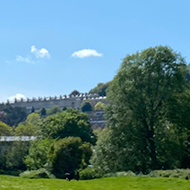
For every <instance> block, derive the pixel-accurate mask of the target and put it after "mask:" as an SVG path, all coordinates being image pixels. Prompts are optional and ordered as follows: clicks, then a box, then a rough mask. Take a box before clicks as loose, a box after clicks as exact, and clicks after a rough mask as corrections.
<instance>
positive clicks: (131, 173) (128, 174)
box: [104, 171, 136, 177]
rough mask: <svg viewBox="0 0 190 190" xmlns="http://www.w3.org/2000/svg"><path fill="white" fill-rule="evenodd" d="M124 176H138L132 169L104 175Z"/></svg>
mask: <svg viewBox="0 0 190 190" xmlns="http://www.w3.org/2000/svg"><path fill="white" fill-rule="evenodd" d="M122 176H136V175H135V173H133V172H132V171H127V172H125V171H123V172H115V173H107V174H105V175H104V177H122Z"/></svg>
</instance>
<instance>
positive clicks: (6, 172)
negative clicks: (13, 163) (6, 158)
mask: <svg viewBox="0 0 190 190" xmlns="http://www.w3.org/2000/svg"><path fill="white" fill-rule="evenodd" d="M20 172H21V170H2V169H1V170H0V175H12V176H19V174H20Z"/></svg>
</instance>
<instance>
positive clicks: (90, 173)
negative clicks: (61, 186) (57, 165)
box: [79, 167, 98, 180]
mask: <svg viewBox="0 0 190 190" xmlns="http://www.w3.org/2000/svg"><path fill="white" fill-rule="evenodd" d="M79 175H80V179H81V180H87V179H95V178H97V177H98V176H96V172H95V170H94V168H91V167H88V168H85V169H84V170H81V171H80V172H79Z"/></svg>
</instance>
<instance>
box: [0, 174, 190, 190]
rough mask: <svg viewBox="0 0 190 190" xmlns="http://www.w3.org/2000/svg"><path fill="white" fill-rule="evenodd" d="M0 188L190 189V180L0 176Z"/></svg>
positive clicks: (51, 189) (46, 189)
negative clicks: (68, 178) (68, 179)
mask: <svg viewBox="0 0 190 190" xmlns="http://www.w3.org/2000/svg"><path fill="white" fill-rule="evenodd" d="M0 189H4V190H5V189H6V190H8V189H23V190H38V189H39V190H61V189H64V190H87V189H88V190H108V189H109V190H134V189H135V190H161V189H162V190H183V189H184V190H190V181H187V180H182V179H174V178H146V177H111V178H104V179H95V180H86V181H74V180H72V181H70V182H68V181H65V180H61V179H23V178H19V177H10V176H0Z"/></svg>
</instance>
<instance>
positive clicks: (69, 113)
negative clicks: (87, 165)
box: [40, 109, 96, 144]
mask: <svg viewBox="0 0 190 190" xmlns="http://www.w3.org/2000/svg"><path fill="white" fill-rule="evenodd" d="M40 128H41V130H42V135H43V137H44V138H52V139H56V138H65V137H69V136H74V137H80V138H81V139H82V141H86V142H90V143H92V144H95V142H96V137H95V135H94V134H93V131H92V128H91V125H90V123H89V118H88V115H87V114H85V113H82V112H79V111H78V110H74V109H67V110H66V111H63V112H61V113H58V114H55V115H52V116H49V117H47V118H45V119H44V120H43V121H42V122H41V124H40Z"/></svg>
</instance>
